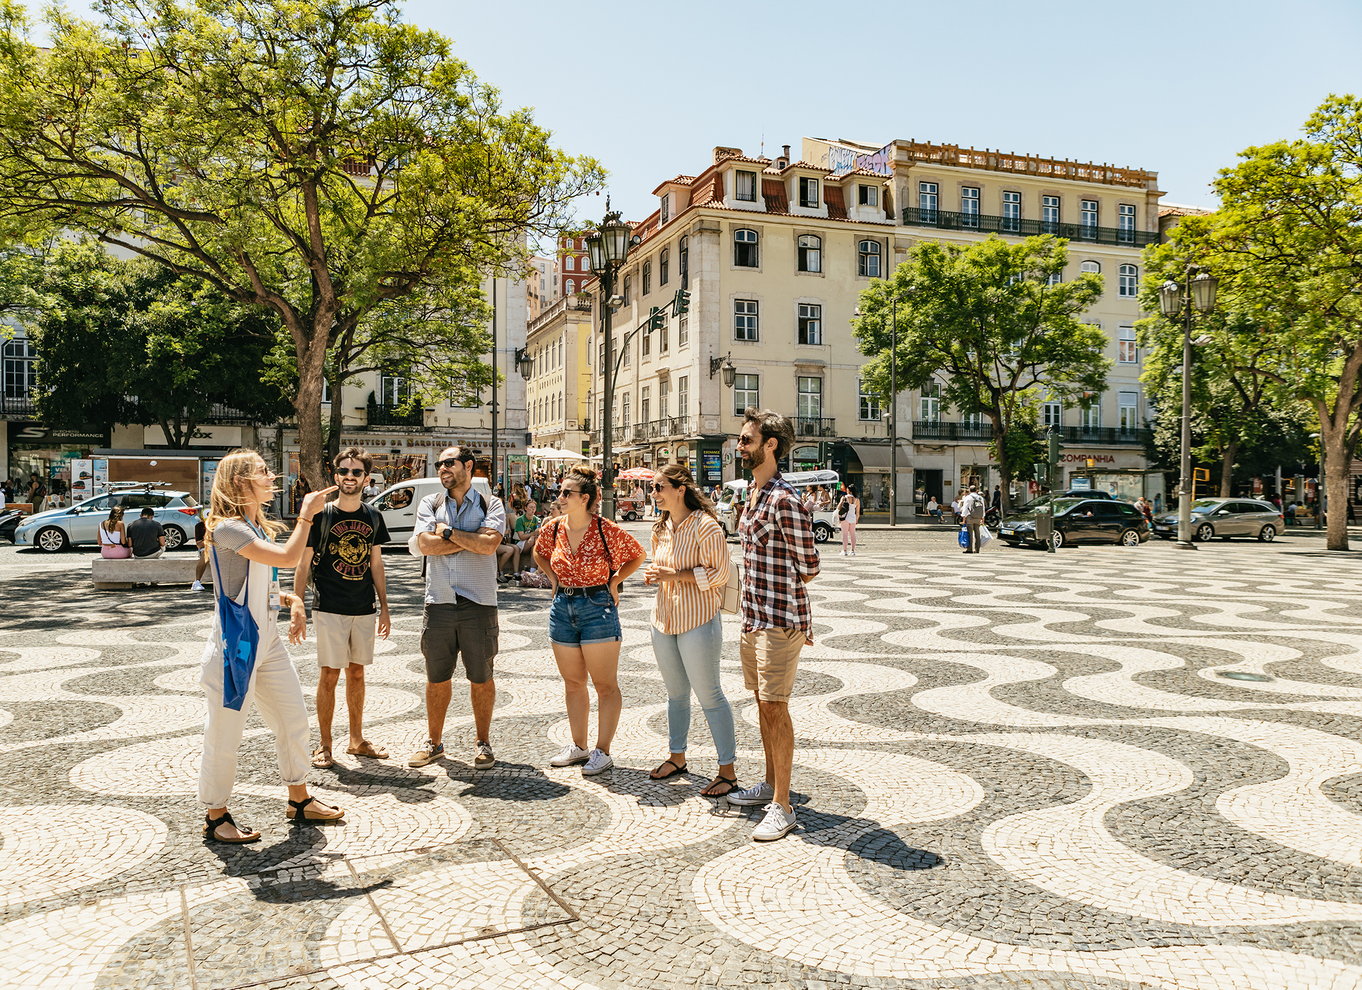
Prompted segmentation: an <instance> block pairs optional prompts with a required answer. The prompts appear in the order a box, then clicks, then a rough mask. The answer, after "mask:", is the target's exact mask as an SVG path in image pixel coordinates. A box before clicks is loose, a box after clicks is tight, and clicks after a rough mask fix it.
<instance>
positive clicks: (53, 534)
mask: <svg viewBox="0 0 1362 990" xmlns="http://www.w3.org/2000/svg"><path fill="white" fill-rule="evenodd" d="M70 544H71V541H70V539H68V538H67V536H66V534H65V533H64V532H62V531H61V530H60V529H58V528H57V527H56V526H48V527H47V528H46V529H41V530H39V531H38V535H37V536H35V537H34V538H33V545H34V546H36V547H37V548H38V549H39V550H46V551H47V552H48V553H56V552H57V551H59V550H65V549H66V548H67V547H68V546H70Z"/></svg>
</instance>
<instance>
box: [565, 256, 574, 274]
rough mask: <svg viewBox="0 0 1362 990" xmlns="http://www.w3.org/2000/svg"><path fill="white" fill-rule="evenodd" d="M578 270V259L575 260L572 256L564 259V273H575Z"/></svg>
mask: <svg viewBox="0 0 1362 990" xmlns="http://www.w3.org/2000/svg"><path fill="white" fill-rule="evenodd" d="M576 270H577V259H576V258H574V257H573V256H572V255H568V256H567V257H566V258H564V259H563V271H565V272H575V271H576Z"/></svg>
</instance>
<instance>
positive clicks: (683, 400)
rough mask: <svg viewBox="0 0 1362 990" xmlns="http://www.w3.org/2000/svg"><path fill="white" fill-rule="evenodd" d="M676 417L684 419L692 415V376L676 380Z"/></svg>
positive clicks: (683, 376) (684, 376)
mask: <svg viewBox="0 0 1362 990" xmlns="http://www.w3.org/2000/svg"><path fill="white" fill-rule="evenodd" d="M676 415H678V416H680V417H682V418H683V419H684V418H685V417H687V416H689V415H690V375H682V376H680V377H679V378H677V379H676Z"/></svg>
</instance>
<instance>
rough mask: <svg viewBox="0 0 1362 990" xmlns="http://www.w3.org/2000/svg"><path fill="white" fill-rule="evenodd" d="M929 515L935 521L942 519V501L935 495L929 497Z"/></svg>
mask: <svg viewBox="0 0 1362 990" xmlns="http://www.w3.org/2000/svg"><path fill="white" fill-rule="evenodd" d="M927 515H929V516H931V517H932V520H933V521H935V522H940V521H941V503H940V502H938V501H937V500H936V496H935V495H933V496H932V497H931V498H929V499H927Z"/></svg>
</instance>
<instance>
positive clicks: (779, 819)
mask: <svg viewBox="0 0 1362 990" xmlns="http://www.w3.org/2000/svg"><path fill="white" fill-rule="evenodd" d="M765 811H766V817H765V818H763V819H762V820H761V822H760V823H759V824H758V825H757V827H756V828H755V829H754V830H753V832H752V841H753V842H771V841H772V840H774V839H779V838H781V837H782V836H786V835H789V834H790V832H791V831H793V829H794V827H795V825H797V824H798V823H797V822H796V821H795V815H794V809H793V808H791V809H790V810H789V811H786V810H785V809H784V808H782V807H781V806H780V805H778V804H776V803H775V802H772V803H771V804H768V805H767V806H766V808H765Z"/></svg>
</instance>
